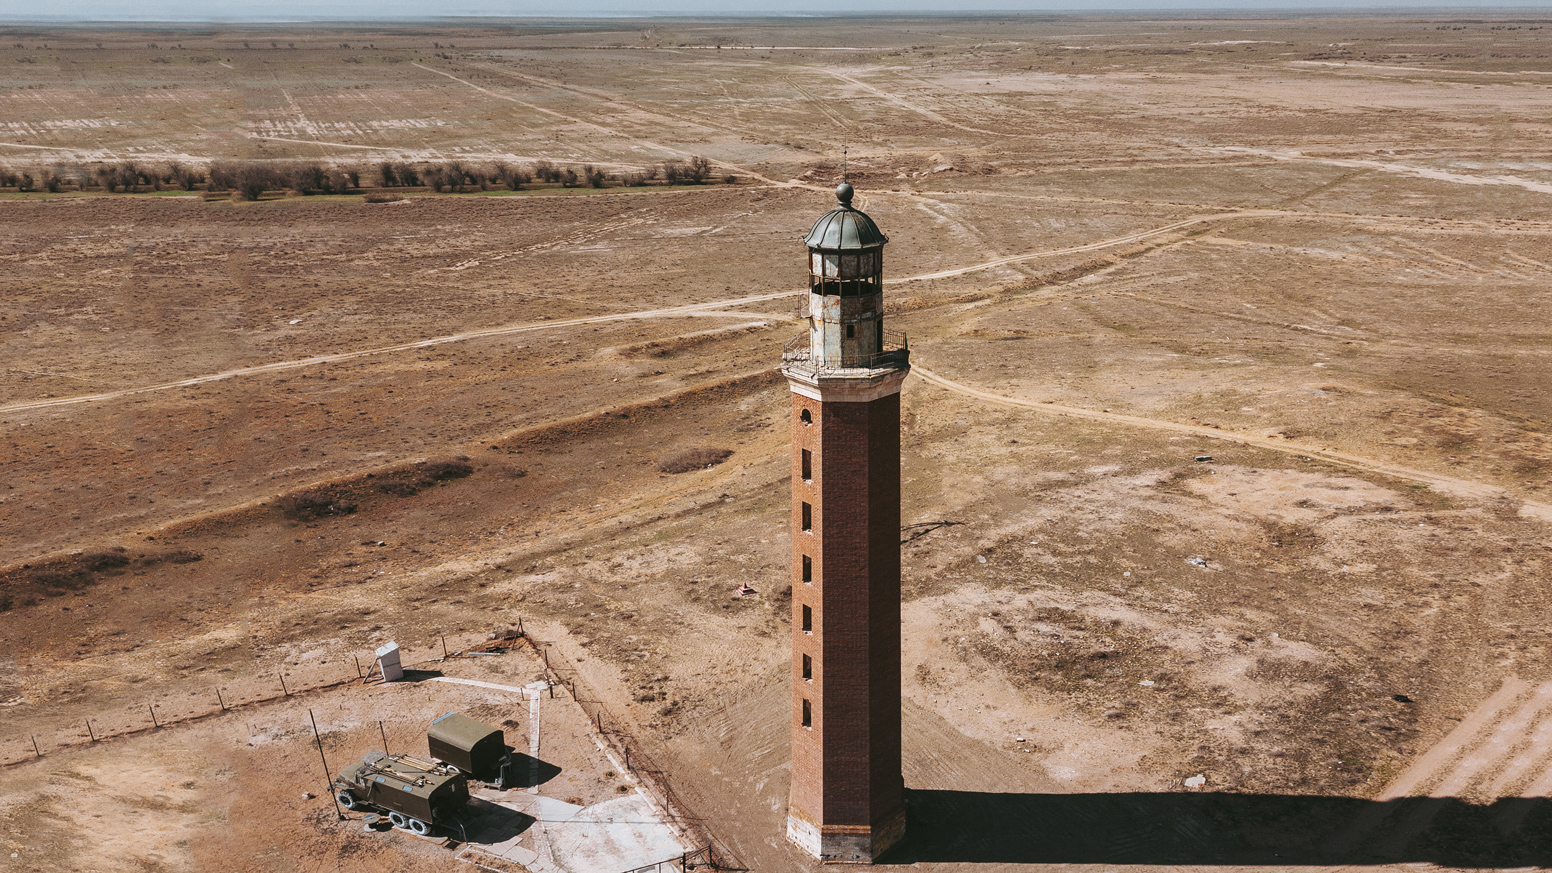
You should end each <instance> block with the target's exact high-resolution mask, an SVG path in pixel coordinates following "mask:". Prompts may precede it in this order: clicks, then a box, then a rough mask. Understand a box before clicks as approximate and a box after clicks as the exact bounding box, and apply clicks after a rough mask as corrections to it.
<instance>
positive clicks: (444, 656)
mask: <svg viewBox="0 0 1552 873" xmlns="http://www.w3.org/2000/svg"><path fill="white" fill-rule="evenodd" d="M437 636H439V637H441V638H442V660H444V661H446V660H447V634H437Z"/></svg>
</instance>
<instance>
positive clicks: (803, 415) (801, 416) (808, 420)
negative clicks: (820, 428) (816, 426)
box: [798, 409, 814, 427]
mask: <svg viewBox="0 0 1552 873" xmlns="http://www.w3.org/2000/svg"><path fill="white" fill-rule="evenodd" d="M798 420H799V421H801V422H803V426H804V427H808V426H809V425H811V424H813V423H814V414H813V413H812V412H809V411H808V410H806V409H805V410H803V411H802V412H800V413H798Z"/></svg>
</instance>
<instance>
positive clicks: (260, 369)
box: [0, 212, 1256, 412]
mask: <svg viewBox="0 0 1552 873" xmlns="http://www.w3.org/2000/svg"><path fill="white" fill-rule="evenodd" d="M1253 214H1256V213H1237V212H1227V213H1219V214H1215V215H1207V216H1199V217H1197V218H1191V219H1187V220H1185V221H1177V222H1174V223H1172V224H1166V225H1164V226H1162V227H1156V228H1153V229H1151V230H1145V231H1141V232H1138V233H1133V234H1127V235H1126V236H1120V237H1116V238H1114V239H1109V240H1101V241H1099V242H1094V243H1088V244H1086V245H1081V246H1072V247H1069V248H1063V249H1052V250H1049V251H1041V252H1034V253H1031V254H1024V255H1014V256H1012V257H1007V258H998V259H997V260H993V261H986V262H984V263H980V264H972V265H970V266H967V267H958V268H955V269H952V270H943V271H939V272H936V273H927V274H923V275H921V276H908V277H905V278H902V279H894V280H888V281H886V284H890V283H901V282H918V281H922V280H925V279H941V278H946V277H949V276H963V275H965V274H967V273H974V272H978V271H980V270H988V269H991V268H993V267H999V266H1002V265H1004V264H1009V263H1014V262H1017V261H1028V260H1034V259H1036V258H1046V257H1053V256H1056V255H1063V254H1071V253H1073V252H1085V251H1094V250H1097V249H1103V248H1109V247H1111V246H1117V245H1124V244H1126V243H1131V242H1136V241H1138V240H1143V239H1147V238H1149V237H1153V236H1158V235H1160V234H1165V233H1169V232H1171V231H1174V230H1178V229H1180V228H1181V227H1185V226H1188V225H1192V224H1200V223H1202V222H1206V221H1213V220H1218V219H1224V218H1234V217H1239V216H1242V215H1253ZM802 293H803V291H802V290H801V289H794V290H790V291H773V292H770V293H768V294H753V295H750V296H747V297H732V298H728V299H726V300H712V301H708V302H706V303H695V304H691V305H688V306H672V307H666V308H662V309H644V310H638V311H635V312H616V313H611V314H608V315H591V316H587V317H584V318H566V319H558V320H554V321H528V322H520V323H517V324H506V325H500V326H497V327H488V328H483V329H481V330H471V331H465V332H463V333H455V334H449V335H447V336H438V337H430V338H428V339H423V340H416V341H414V342H407V343H397V344H394V345H390V346H378V347H375V348H370V349H357V350H355V351H349V352H338V353H336V354H331V355H315V356H313V357H308V358H298V359H295V360H290V361H276V362H274V363H270V364H257V365H254V366H252V367H238V368H237V369H233V370H224V371H222V372H219V373H210V374H207V375H203V376H191V377H189V378H187V379H179V380H177V381H173V382H162V383H160V384H156V385H142V386H139V387H135V388H122V389H119V390H117V391H104V392H100V393H97V394H79V395H76V396H74V397H58V398H49V399H46V400H26V401H22V402H19V403H9V404H6V405H4V406H0V412H23V411H26V410H32V409H51V408H57V407H61V406H74V405H77V404H81V403H98V402H102V401H107V400H117V399H119V398H122V397H131V396H134V395H136V394H146V393H150V392H153V391H170V390H173V389H177V388H189V387H192V386H195V385H205V384H208V383H211V382H221V381H224V380H226V379H237V378H240V377H243V376H257V375H261V374H265V373H278V372H281V371H284V370H295V369H299V368H302V367H315V366H318V365H320V364H337V363H340V362H341V361H350V360H355V359H357V358H364V357H368V356H370V355H386V354H392V353H395V352H407V351H414V350H416V349H424V348H429V347H431V346H440V345H447V344H448V343H458V342H465V341H468V340H475V339H485V338H488V337H497V336H509V335H511V334H519V333H528V332H530V331H536V330H549V329H552V328H564V327H578V326H581V325H586V324H605V323H608V322H613V321H637V320H647V319H657V318H683V317H686V316H706V317H722V318H726V317H734V318H747V317H748V315H749V314H748V313H746V312H726V311H722V310H727V309H731V308H733V307H738V306H746V305H749V304H752V303H764V302H767V301H771V300H780V299H781V298H783V297H795V296H797V295H799V294H802Z"/></svg>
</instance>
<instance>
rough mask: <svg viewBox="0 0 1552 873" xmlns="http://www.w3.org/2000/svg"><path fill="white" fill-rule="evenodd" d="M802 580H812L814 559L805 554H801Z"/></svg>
mask: <svg viewBox="0 0 1552 873" xmlns="http://www.w3.org/2000/svg"><path fill="white" fill-rule="evenodd" d="M803 581H804V582H813V581H814V559H813V558H810V557H809V556H807V555H804V556H803Z"/></svg>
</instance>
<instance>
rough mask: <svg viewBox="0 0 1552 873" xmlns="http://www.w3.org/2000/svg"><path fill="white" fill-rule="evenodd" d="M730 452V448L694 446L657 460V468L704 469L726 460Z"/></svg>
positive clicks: (673, 470) (674, 470) (672, 470)
mask: <svg viewBox="0 0 1552 873" xmlns="http://www.w3.org/2000/svg"><path fill="white" fill-rule="evenodd" d="M732 454H733V450H732V449H719V448H715V447H713V446H695V447H694V448H688V449H685V450H683V451H680V452H675V453H674V454H672V455H669V456H668V457H666V458H663V459H662V460H661V461H659V462H658V465H657V469H658V472H660V473H689V472H691V471H692V470H705V469H707V468H709V467H715V466H717V465H718V464H720V463H722V462H723V461H726V460H727V459H728V458H729V457H731V456H732Z"/></svg>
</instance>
